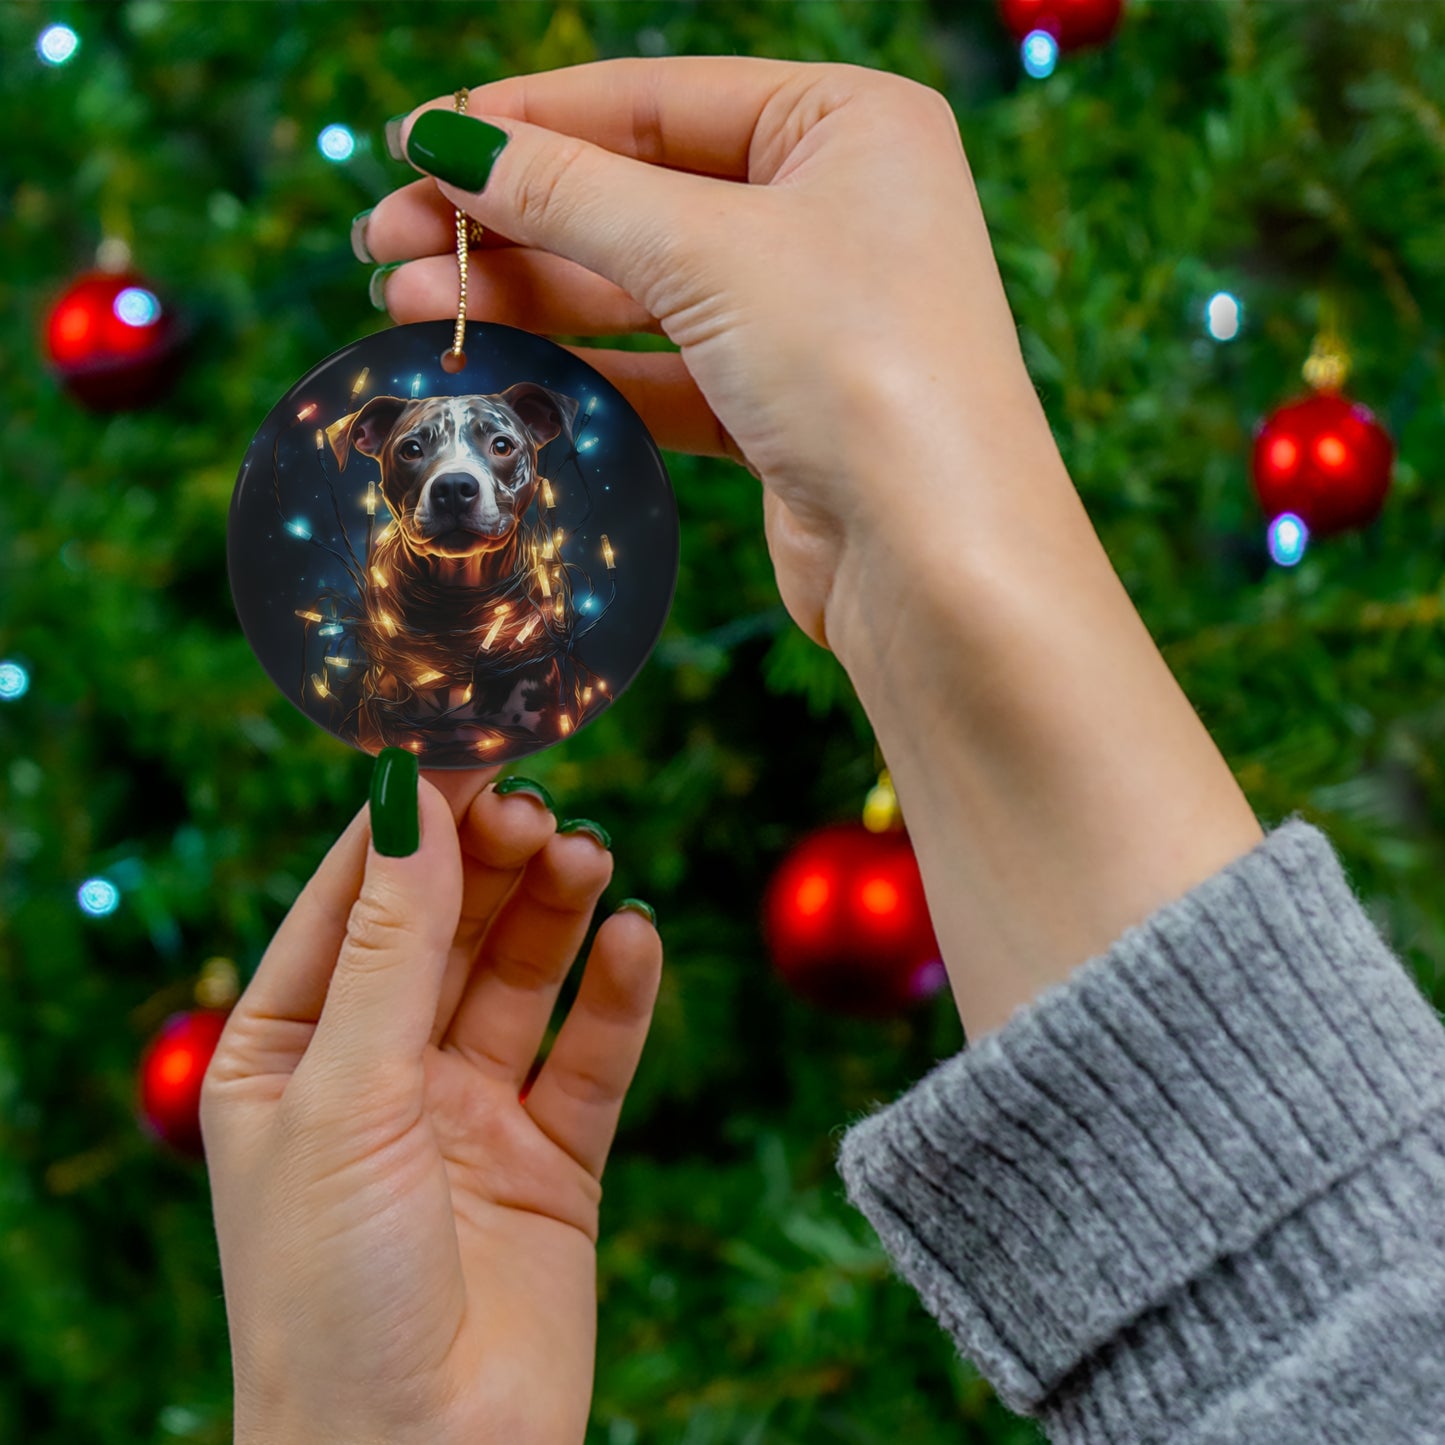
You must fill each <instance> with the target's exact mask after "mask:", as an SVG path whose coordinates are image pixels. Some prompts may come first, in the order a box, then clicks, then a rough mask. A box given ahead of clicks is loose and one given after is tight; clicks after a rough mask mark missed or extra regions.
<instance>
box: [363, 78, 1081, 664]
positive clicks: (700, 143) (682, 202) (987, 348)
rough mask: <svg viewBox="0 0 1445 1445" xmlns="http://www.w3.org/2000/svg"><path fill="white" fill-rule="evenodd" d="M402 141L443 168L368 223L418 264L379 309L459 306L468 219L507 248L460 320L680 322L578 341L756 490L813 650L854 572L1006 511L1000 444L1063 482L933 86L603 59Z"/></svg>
mask: <svg viewBox="0 0 1445 1445" xmlns="http://www.w3.org/2000/svg"><path fill="white" fill-rule="evenodd" d="M431 111H437V112H439V114H436V115H430V114H428V112H431ZM423 115H425V116H426V119H425V120H424V121H422V116H423ZM481 118H485V122H494V123H495V125H496V126H497V127H500V128H501V129H502V130H503V131H504V132H505V133H506V137H507V139H506V143H505V145H504V146H503V147H502V148H501V150H500V153H499V154H498V155H497V158H496V161H495V164H494V165H493V166H492V168H491V171H490V175H489V176H488V177H487V179H486V182H485V186H484V187H480V186H479V185H478V184H477V182H478V177H479V174H480V172H481V171H482V170H483V169H485V167H486V164H487V162H488V160H489V159H490V157H491V155H492V153H493V150H494V149H495V147H496V144H497V141H498V139H499V137H498V135H497V132H496V131H495V130H494V129H492V127H491V125H489V124H487V123H485V122H484V120H483V119H481ZM419 121H421V123H422V127H423V128H422V130H421V131H416V130H415V127H416V126H417V124H418V122H419ZM429 128H430V129H431V130H433V131H435V134H431V135H428V134H427V131H428V129H429ZM390 132H391V135H392V138H393V139H395V138H396V137H397V136H398V134H399V138H400V139H399V147H402V148H404V149H405V153H406V155H407V156H408V157H409V158H410V159H411V160H412V162H413V164H416V165H418V166H420V167H422V168H424V169H426V170H428V171H429V172H430V173H431V174H432V175H433V176H435V177H436V178H437V184H434V183H433V181H432V180H431V179H427V180H422V181H418V182H415V183H413V184H412V185H409V186H406V187H404V188H403V189H401V190H399V191H396V192H394V193H393V194H391V195H389V196H387V197H386V198H384V199H383V200H382V201H381V202H380V203H379V204H378V205H377V206H376V207H375V208H374V209H373V210H372V212H371V213H370V217H369V219H368V220H367V221H366V222H364V224H363V228H362V229H363V231H364V235H360V236H358V243H359V246H360V248H361V249H362V250H363V251H365V250H368V249H369V253H370V254H371V255H372V256H373V257H374V258H375V259H377V260H379V261H386V262H395V261H398V260H403V259H405V260H408V261H409V262H410V264H407V265H403V266H401V267H400V268H399V269H396V270H393V271H389V272H388V273H387V274H386V275H385V278H384V288H385V302H386V305H387V308H388V309H389V311H390V312H391V314H392V316H394V317H395V318H396V319H397V320H398V321H419V320H426V319H430V318H437V317H445V316H449V315H454V314H455V311H456V305H457V267H456V261H455V258H454V256H453V248H454V245H455V234H456V233H455V225H454V221H453V215H454V212H453V209H452V208H453V205H455V206H459V207H461V208H462V209H464V210H465V211H467V212H468V213H469V214H470V215H472V216H475V217H476V218H477V219H479V220H480V221H481V222H482V223H483V224H484V225H485V226H486V227H488V228H489V231H490V232H491V233H492V237H491V244H489V245H488V246H486V247H484V248H481V249H478V250H474V251H473V252H472V263H471V268H470V276H469V286H468V304H469V309H470V312H471V314H472V315H473V316H476V317H479V318H484V319H487V320H492V321H501V322H504V323H507V324H509V325H513V326H520V327H523V328H526V329H528V330H531V331H536V332H540V333H543V334H548V333H551V334H563V335H566V334H572V335H585V336H598V337H605V336H610V335H616V334H619V333H626V332H662V333H665V334H666V335H667V336H668V337H669V338H670V339H671V340H672V341H674V342H676V343H677V345H678V346H679V348H680V351H679V352H673V353H668V352H649V353H639V352H630V351H616V350H610V349H607V348H603V347H598V348H585V349H577V350H578V354H579V355H581V356H584V357H586V359H587V360H588V361H590V362H591V363H592V365H593V366H595V367H597V368H598V369H599V370H600V371H602V372H603V373H604V374H605V375H606V376H607V377H608V378H609V379H610V380H611V381H612V382H613V383H614V384H615V385H616V386H617V387H618V388H619V389H620V390H621V391H622V392H623V394H624V395H625V396H627V398H628V399H629V401H631V402H632V404H633V405H634V406H635V407H636V408H637V410H638V411H639V412H640V413H641V415H642V418H643V420H644V421H645V422H646V423H647V425H648V426H649V428H650V429H651V431H652V433H653V435H654V436H655V437H656V438H657V440H658V442H659V443H660V445H662V446H664V447H670V448H674V449H677V450H682V451H692V452H701V453H727V454H729V455H732V456H734V457H735V458H737V459H739V460H742V461H744V462H746V464H747V465H748V466H749V467H750V469H751V470H752V471H753V472H754V473H755V474H756V475H757V476H758V477H759V478H760V479H761V481H762V483H763V487H764V497H763V501H764V518H765V525H766V529H767V538H768V545H769V548H770V550H771V553H772V558H773V563H774V566H775V569H776V572H777V578H778V586H779V590H780V592H781V594H782V598H783V601H784V603H785V604H786V605H787V607H788V609H789V611H790V612H791V614H792V615H793V617H794V618H795V619H796V620H797V622H798V624H799V625H800V626H801V627H802V628H803V629H804V631H806V632H807V633H808V634H809V635H810V636H811V637H812V638H814V640H815V641H818V642H823V643H825V644H826V645H831V646H834V647H835V650H837V647H838V643H839V641H840V640H841V639H842V638H843V637H844V635H845V634H847V633H848V632H850V631H851V630H852V627H853V621H854V614H855V613H856V611H857V609H858V608H859V607H860V606H863V607H867V606H871V605H873V602H874V599H872V598H871V597H864V596H860V595H859V594H858V590H857V588H856V587H855V586H853V585H848V584H847V583H846V582H845V583H844V584H843V585H839V579H840V576H844V575H845V574H846V573H847V570H848V568H847V564H848V563H849V561H850V558H851V559H852V560H853V561H854V562H855V564H857V563H858V559H859V558H860V557H861V556H862V555H863V554H866V553H872V552H873V551H874V550H875V548H877V547H879V546H882V547H884V548H887V547H892V548H894V549H907V550H908V551H909V552H912V550H913V549H914V548H915V547H916V546H917V544H918V542H919V540H920V533H921V532H924V531H926V530H927V528H928V527H929V525H930V523H932V522H937V521H938V520H939V519H941V518H948V519H951V520H953V521H957V520H958V519H960V518H961V517H963V516H964V515H969V514H971V515H972V517H973V520H974V521H975V522H976V523H978V522H981V517H980V515H979V514H980V513H981V512H982V511H987V510H994V511H998V510H1001V508H1002V507H1003V505H1004V504H1005V503H1007V504H1008V505H1010V506H1014V507H1017V498H1016V497H1008V498H998V497H995V498H993V499H992V500H991V499H990V496H989V492H990V490H993V491H997V490H998V489H999V486H1000V484H999V483H998V482H997V481H995V480H993V479H992V477H991V471H996V470H997V469H996V468H992V469H991V468H990V467H989V465H988V460H989V458H990V457H999V456H1002V457H1006V458H1007V459H1008V460H1009V462H1010V465H1011V468H1012V472H1013V474H1014V475H1018V474H1020V473H1021V472H1022V471H1023V470H1024V469H1026V468H1032V475H1031V481H1032V483H1034V484H1035V485H1036V484H1037V483H1038V480H1039V477H1040V475H1041V474H1045V473H1049V472H1050V471H1052V473H1053V474H1054V475H1055V477H1056V479H1057V475H1058V474H1061V473H1062V466H1061V464H1060V463H1059V461H1058V456H1057V452H1056V450H1055V448H1054V444H1053V438H1052V435H1051V434H1050V432H1049V428H1048V425H1047V422H1046V421H1045V419H1044V415H1043V412H1042V409H1041V408H1040V406H1039V403H1038V398H1037V395H1036V393H1035V391H1034V388H1033V385H1032V383H1031V382H1030V380H1029V377H1028V374H1027V371H1026V370H1025V367H1024V364H1023V358H1022V356H1021V354H1020V351H1019V345H1018V338H1017V335H1016V331H1015V327H1014V321H1013V317H1012V316H1011V314H1010V312H1009V308H1008V304H1007V302H1006V300H1005V298H1004V293H1003V287H1002V284H1001V282H1000V280H999V274H998V268H997V266H996V264H995V262H994V256H993V251H992V248H991V246H990V244H989V236H988V229H987V227H986V225H985V223H984V218H983V214H982V211H981V209H980V207H979V203H978V198H977V195H976V194H975V191H974V186H973V179H972V176H971V175H970V173H969V169H968V163H967V161H966V160H965V158H964V153H963V147H962V145H961V144H960V141H959V134H958V126H957V124H956V123H955V121H954V117H953V113H952V111H951V110H950V109H949V106H948V103H947V102H946V101H945V100H944V98H943V97H942V96H941V95H939V94H938V93H937V92H936V91H934V90H930V89H928V88H927V87H926V86H922V85H918V84H916V83H915V82H913V81H910V80H905V79H903V78H901V77H899V76H895V75H889V74H887V73H884V72H880V71H873V70H865V69H861V68H859V67H856V66H847V65H801V64H791V63H787V62H783V61H776V60H759V59H746V58H740V57H736V56H730V57H721V56H719V57H682V58H676V59H663V60H612V61H603V62H600V63H598V64H594V65H583V66H577V67H574V68H571V69H567V70H558V71H551V72H547V73H545V74H540V75H526V76H518V77H515V78H513V79H509V80H503V81H498V82H495V83H493V84H489V85H482V86H478V87H477V88H476V89H474V90H473V91H472V92H471V98H470V104H469V112H468V115H467V116H457V115H455V114H453V113H452V102H451V100H450V98H445V99H439V100H436V101H432V102H429V103H428V104H427V106H425V107H423V108H422V109H421V110H420V111H416V112H413V113H412V114H411V115H410V116H409V117H407V118H406V120H405V123H404V124H402V125H400V126H399V127H397V126H393V127H391V128H390ZM443 132H445V133H443ZM456 177H461V178H464V179H465V180H466V182H467V185H466V186H457V185H451V184H448V183H447V181H448V179H449V178H456ZM744 183H746V184H744ZM438 187H439V188H440V191H439V189H438ZM498 237H500V238H503V239H504V240H505V241H506V242H507V244H497V238H498ZM941 464H942V465H941ZM961 479H962V480H961ZM1063 484H1064V485H1067V479H1064V483H1063ZM1015 519H1017V513H1016V512H1015ZM978 535H980V536H982V535H983V531H982V529H981V528H980V530H979V532H978ZM950 545H951V546H952V545H954V543H953V541H952V539H950ZM953 562H954V565H955V566H956V565H957V556H956V555H955V556H954V558H953ZM858 570H859V567H858V566H857V565H855V567H854V569H853V571H854V572H857V571H858ZM840 655H842V653H841V652H840ZM845 660H846V659H845Z"/></svg>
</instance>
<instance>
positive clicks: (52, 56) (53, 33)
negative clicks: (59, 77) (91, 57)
mask: <svg viewBox="0 0 1445 1445" xmlns="http://www.w3.org/2000/svg"><path fill="white" fill-rule="evenodd" d="M79 49H80V36H78V35H77V34H76V33H75V31H73V30H72V29H71V28H70V26H68V25H47V26H46V27H45V29H44V30H42V31H41V32H40V39H39V40H37V41H36V42H35V53H36V54H37V55H38V56H39V57H40V58H41V59H42V60H43V61H44V62H45V63H46V64H47V65H64V64H65V62H66V61H67V60H70V59H71V58H72V57H73V56H74V55H75V52H76V51H77V50H79Z"/></svg>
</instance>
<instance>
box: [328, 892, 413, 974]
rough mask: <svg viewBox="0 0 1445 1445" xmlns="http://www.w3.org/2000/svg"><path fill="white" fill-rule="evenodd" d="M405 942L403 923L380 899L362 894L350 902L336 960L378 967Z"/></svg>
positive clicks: (342, 962) (346, 964)
mask: <svg viewBox="0 0 1445 1445" xmlns="http://www.w3.org/2000/svg"><path fill="white" fill-rule="evenodd" d="M408 942H409V933H408V929H407V926H406V924H405V923H403V922H402V921H401V919H400V918H399V917H398V915H397V913H396V912H395V911H394V910H393V909H392V908H391V907H389V906H388V905H387V904H386V903H385V902H384V901H382V900H381V899H378V898H376V897H374V896H372V895H369V894H366V893H363V894H362V895H361V897H360V898H358V899H357V900H356V902H355V903H353V904H352V905H351V913H350V914H349V915H348V917H347V920H346V941H345V942H344V943H343V944H342V945H341V956H340V960H339V962H340V963H341V964H343V965H345V966H347V967H350V968H360V969H363V970H364V969H367V968H372V967H378V966H380V965H381V964H383V963H385V962H386V961H387V960H388V959H391V958H394V957H395V956H396V954H397V952H398V950H400V949H403V948H405V947H406V946H407V944H408Z"/></svg>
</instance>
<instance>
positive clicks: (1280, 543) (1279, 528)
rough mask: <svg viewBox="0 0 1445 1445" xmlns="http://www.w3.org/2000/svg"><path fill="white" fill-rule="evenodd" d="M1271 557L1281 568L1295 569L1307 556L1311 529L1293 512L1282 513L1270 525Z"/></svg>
mask: <svg viewBox="0 0 1445 1445" xmlns="http://www.w3.org/2000/svg"><path fill="white" fill-rule="evenodd" d="M1268 540H1269V555H1270V557H1271V558H1273V560H1274V561H1275V562H1277V563H1278V564H1279V565H1280V566H1281V567H1293V566H1294V565H1295V564H1296V563H1297V562H1298V561H1299V560H1300V558H1301V557H1303V556H1304V554H1305V548H1306V547H1307V546H1308V545H1309V540H1310V529H1309V528H1308V527H1307V526H1305V524H1304V519H1303V518H1302V517H1297V516H1296V515H1295V514H1294V513H1293V512H1281V513H1280V514H1279V516H1277V517H1276V518H1275V519H1274V521H1272V522H1271V523H1270V524H1269V534H1268Z"/></svg>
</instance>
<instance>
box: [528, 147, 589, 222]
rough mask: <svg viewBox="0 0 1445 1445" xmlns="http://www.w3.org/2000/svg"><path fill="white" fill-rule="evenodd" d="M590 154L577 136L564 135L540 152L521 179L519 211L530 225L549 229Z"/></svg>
mask: <svg viewBox="0 0 1445 1445" xmlns="http://www.w3.org/2000/svg"><path fill="white" fill-rule="evenodd" d="M586 154H587V146H586V145H585V143H584V142H582V141H580V140H578V139H577V138H576V137H575V136H561V137H558V138H557V140H556V141H555V142H554V143H553V144H552V145H550V146H548V147H546V148H544V149H541V150H539V151H538V152H537V153H536V154H535V155H534V156H533V157H532V158H531V160H530V161H529V162H528V164H527V166H526V168H525V170H524V171H523V172H522V175H521V176H520V177H519V178H518V180H517V189H516V212H517V216H518V219H519V220H521V221H523V222H524V223H525V224H527V225H529V226H538V227H541V226H546V225H547V224H548V223H549V222H554V221H555V220H556V219H557V216H558V213H559V211H560V209H561V208H562V206H563V205H565V203H566V196H567V189H568V183H569V182H570V180H571V179H572V177H573V174H574V172H575V171H576V170H577V168H578V166H579V165H580V164H581V162H582V160H583V158H584V157H585V156H586Z"/></svg>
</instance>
